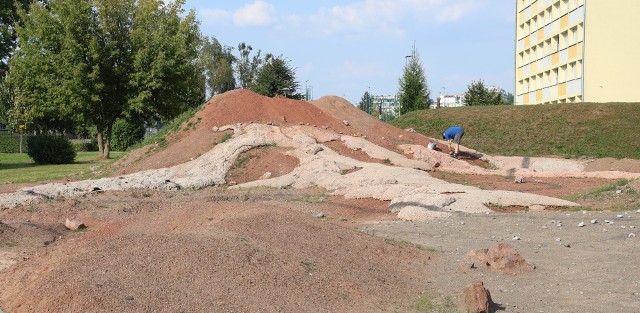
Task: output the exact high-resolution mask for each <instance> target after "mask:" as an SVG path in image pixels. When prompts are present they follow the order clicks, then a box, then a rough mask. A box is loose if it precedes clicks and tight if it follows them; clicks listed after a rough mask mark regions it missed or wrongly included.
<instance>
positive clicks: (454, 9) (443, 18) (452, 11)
mask: <svg viewBox="0 0 640 313" xmlns="http://www.w3.org/2000/svg"><path fill="white" fill-rule="evenodd" d="M475 6H476V1H474V0H467V1H465V2H462V3H455V4H450V5H446V6H444V7H442V8H439V12H438V15H436V20H437V21H438V22H440V23H444V22H451V21H458V20H460V19H461V18H462V17H463V16H464V15H466V14H467V13H469V12H470V11H471V10H472V9H474V8H475Z"/></svg>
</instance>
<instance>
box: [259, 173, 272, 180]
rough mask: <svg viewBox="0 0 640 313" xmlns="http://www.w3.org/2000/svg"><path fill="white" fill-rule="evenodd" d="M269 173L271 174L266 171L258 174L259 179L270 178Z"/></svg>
mask: <svg viewBox="0 0 640 313" xmlns="http://www.w3.org/2000/svg"><path fill="white" fill-rule="evenodd" d="M271 175H273V174H272V173H271V172H266V173H264V174H262V176H260V179H269V178H271Z"/></svg>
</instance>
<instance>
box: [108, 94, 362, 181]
mask: <svg viewBox="0 0 640 313" xmlns="http://www.w3.org/2000/svg"><path fill="white" fill-rule="evenodd" d="M251 123H256V124H272V125H278V126H293V125H309V126H315V127H319V128H325V129H331V130H333V131H335V132H342V133H350V132H352V130H350V129H349V128H348V127H347V126H345V125H344V124H343V123H342V121H339V120H337V119H335V118H333V117H331V116H330V115H329V114H327V113H325V112H323V111H322V110H320V109H319V108H318V107H316V106H314V105H312V104H310V103H309V102H305V101H298V100H292V99H287V98H283V97H275V98H270V97H265V96H262V95H259V94H256V93H254V92H252V91H250V90H246V89H239V90H233V91H229V92H226V93H224V94H220V95H217V96H215V97H213V98H211V100H209V101H208V102H207V103H206V104H204V106H203V107H202V109H201V110H200V111H198V112H197V113H196V114H195V115H194V116H193V117H192V118H191V119H189V121H187V122H186V123H184V124H183V125H182V126H181V128H180V129H179V130H178V131H177V132H175V133H172V134H171V135H169V136H168V137H167V138H166V139H167V144H166V147H160V146H161V144H155V145H151V146H146V147H142V148H140V149H138V150H136V151H133V152H132V153H130V154H129V155H127V156H125V157H124V158H123V159H121V160H119V161H118V162H117V163H116V164H114V166H115V173H114V174H116V175H122V174H129V173H134V172H138V171H142V170H149V169H158V168H164V167H171V166H174V165H177V164H182V163H184V162H187V161H189V160H192V159H195V158H197V157H198V156H200V155H202V154H204V153H206V152H207V151H209V150H211V148H213V147H214V146H215V145H216V144H218V143H220V142H221V141H222V137H223V136H225V134H226V135H230V134H231V132H226V133H222V132H214V131H213V130H212V129H214V127H221V126H225V125H235V124H251Z"/></svg>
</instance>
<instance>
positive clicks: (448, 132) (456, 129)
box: [443, 126, 464, 140]
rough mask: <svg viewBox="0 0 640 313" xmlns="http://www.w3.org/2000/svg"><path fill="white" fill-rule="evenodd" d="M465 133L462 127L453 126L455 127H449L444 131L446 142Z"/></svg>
mask: <svg viewBox="0 0 640 313" xmlns="http://www.w3.org/2000/svg"><path fill="white" fill-rule="evenodd" d="M461 131H464V128H462V127H460V126H453V127H449V128H448V129H447V130H445V131H444V133H443V135H444V140H449V139H453V137H455V136H456V134H457V133H459V132H461Z"/></svg>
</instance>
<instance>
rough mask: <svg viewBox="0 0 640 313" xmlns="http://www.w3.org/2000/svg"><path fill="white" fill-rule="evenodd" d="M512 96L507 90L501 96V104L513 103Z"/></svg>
mask: <svg viewBox="0 0 640 313" xmlns="http://www.w3.org/2000/svg"><path fill="white" fill-rule="evenodd" d="M514 99H515V98H514V97H513V94H512V93H510V92H507V95H506V96H504V97H503V104H513V103H514Z"/></svg>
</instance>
